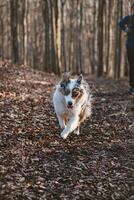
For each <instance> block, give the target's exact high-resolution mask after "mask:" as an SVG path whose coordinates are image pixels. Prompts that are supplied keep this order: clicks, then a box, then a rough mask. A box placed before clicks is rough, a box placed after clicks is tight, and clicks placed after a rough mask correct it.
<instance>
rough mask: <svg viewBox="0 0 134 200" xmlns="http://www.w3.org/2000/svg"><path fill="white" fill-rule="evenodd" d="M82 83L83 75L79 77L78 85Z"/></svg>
mask: <svg viewBox="0 0 134 200" xmlns="http://www.w3.org/2000/svg"><path fill="white" fill-rule="evenodd" d="M82 81H83V75H82V74H80V76H79V77H78V79H77V83H78V84H81V83H82Z"/></svg>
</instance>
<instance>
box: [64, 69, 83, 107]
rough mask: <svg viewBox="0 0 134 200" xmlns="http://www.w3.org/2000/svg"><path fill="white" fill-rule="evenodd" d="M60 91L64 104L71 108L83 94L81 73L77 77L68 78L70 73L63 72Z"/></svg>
mask: <svg viewBox="0 0 134 200" xmlns="http://www.w3.org/2000/svg"><path fill="white" fill-rule="evenodd" d="M60 91H61V93H62V95H63V96H64V98H65V103H66V106H67V107H68V108H73V107H74V106H75V105H76V104H77V103H78V102H79V101H80V99H81V98H82V96H83V94H84V87H83V76H82V74H81V75H80V76H79V77H78V78H77V79H70V74H69V73H65V74H64V75H63V77H62V80H61V82H60Z"/></svg>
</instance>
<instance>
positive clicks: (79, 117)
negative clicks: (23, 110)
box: [53, 73, 91, 139]
mask: <svg viewBox="0 0 134 200" xmlns="http://www.w3.org/2000/svg"><path fill="white" fill-rule="evenodd" d="M53 104H54V109H55V112H56V115H57V118H58V121H59V125H60V127H61V129H63V131H62V132H61V137H62V138H63V139H66V138H67V136H68V135H69V134H70V133H71V132H73V131H74V133H76V134H77V135H79V127H80V124H81V123H82V122H83V121H84V120H85V119H86V118H87V117H90V115H91V95H90V91H89V86H88V83H87V82H86V81H85V80H84V79H83V76H82V75H80V76H79V77H78V78H77V79H70V75H69V74H68V73H65V74H64V75H63V77H62V80H61V81H60V82H59V83H58V85H57V86H56V90H55V92H54V95H53Z"/></svg>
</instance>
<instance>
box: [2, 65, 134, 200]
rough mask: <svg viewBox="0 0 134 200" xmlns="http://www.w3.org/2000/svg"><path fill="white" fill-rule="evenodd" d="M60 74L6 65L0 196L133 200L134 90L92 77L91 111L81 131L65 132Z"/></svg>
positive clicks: (4, 199)
mask: <svg viewBox="0 0 134 200" xmlns="http://www.w3.org/2000/svg"><path fill="white" fill-rule="evenodd" d="M56 81H57V78H56V77H55V76H54V75H53V74H47V73H43V72H39V71H34V70H32V69H30V68H26V67H23V66H21V67H19V66H10V64H7V65H5V64H4V66H1V67H0V199H2V200H9V199H10V200H21V199H22V200H23V199H24V200H45V199H50V200H52V199H63V200H68V199H70V200H76V199H80V200H82V199H88V200H133V199H134V195H133V194H134V179H133V178H134V176H133V175H134V162H133V161H134V138H133V134H134V96H131V95H129V94H127V92H126V91H127V82H125V81H124V82H123V84H121V83H119V82H113V81H112V80H103V79H100V80H98V81H89V80H88V81H89V83H90V84H91V86H92V93H93V114H92V117H91V119H88V120H87V121H86V122H85V123H84V124H83V125H82V127H81V134H80V136H76V135H74V134H72V135H70V136H69V137H68V139H67V140H65V141H63V139H61V138H60V136H59V133H60V129H59V127H58V125H57V120H56V117H55V114H54V111H53V105H52V91H53V89H54V86H55V83H56Z"/></svg>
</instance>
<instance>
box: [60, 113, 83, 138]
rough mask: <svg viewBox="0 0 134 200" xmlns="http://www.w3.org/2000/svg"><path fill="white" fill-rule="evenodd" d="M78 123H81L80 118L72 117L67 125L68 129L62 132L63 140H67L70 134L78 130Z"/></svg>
mask: <svg viewBox="0 0 134 200" xmlns="http://www.w3.org/2000/svg"><path fill="white" fill-rule="evenodd" d="M78 122H79V117H76V116H75V117H74V116H73V117H71V118H70V120H69V122H68V123H67V126H66V128H65V129H64V130H63V131H62V133H61V137H62V138H63V139H66V138H67V136H68V135H69V133H71V132H73V131H74V130H75V129H76V128H77V126H78Z"/></svg>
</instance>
